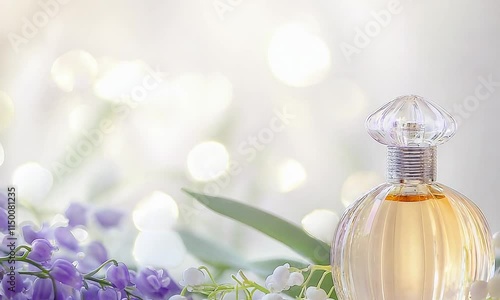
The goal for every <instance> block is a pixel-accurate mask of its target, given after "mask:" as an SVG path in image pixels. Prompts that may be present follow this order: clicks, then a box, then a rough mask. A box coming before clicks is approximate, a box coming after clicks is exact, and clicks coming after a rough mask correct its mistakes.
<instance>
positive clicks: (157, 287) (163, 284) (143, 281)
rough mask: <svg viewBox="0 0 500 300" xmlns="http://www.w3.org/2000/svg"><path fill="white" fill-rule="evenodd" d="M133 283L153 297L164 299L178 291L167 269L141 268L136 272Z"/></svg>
mask: <svg viewBox="0 0 500 300" xmlns="http://www.w3.org/2000/svg"><path fill="white" fill-rule="evenodd" d="M135 284H136V286H137V289H138V290H139V291H141V292H142V293H143V294H144V295H145V296H148V297H151V298H153V299H164V298H168V297H169V296H171V295H174V294H178V293H180V288H179V287H178V286H177V285H176V284H175V283H174V282H173V281H172V280H171V279H170V277H169V276H168V274H167V271H165V270H163V269H160V270H154V269H152V268H145V269H142V270H141V271H140V272H139V274H137V278H136V283H135Z"/></svg>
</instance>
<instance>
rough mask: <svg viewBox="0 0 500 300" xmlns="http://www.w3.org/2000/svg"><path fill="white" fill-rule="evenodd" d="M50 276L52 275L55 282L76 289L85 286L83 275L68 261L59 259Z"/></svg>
mask: <svg viewBox="0 0 500 300" xmlns="http://www.w3.org/2000/svg"><path fill="white" fill-rule="evenodd" d="M50 275H52V277H53V278H54V279H55V280H57V281H59V282H61V283H63V284H66V285H69V286H71V287H73V288H75V289H79V288H81V287H82V286H83V283H82V280H83V278H82V275H81V274H80V273H79V272H78V270H77V269H76V268H75V266H74V265H73V264H72V263H70V262H69V261H67V260H64V259H57V260H56V261H55V262H54V264H53V265H52V268H51V269H50Z"/></svg>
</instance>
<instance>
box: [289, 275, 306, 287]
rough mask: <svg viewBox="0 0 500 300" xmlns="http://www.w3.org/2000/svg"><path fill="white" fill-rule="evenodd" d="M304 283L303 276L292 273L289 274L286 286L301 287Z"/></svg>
mask: <svg viewBox="0 0 500 300" xmlns="http://www.w3.org/2000/svg"><path fill="white" fill-rule="evenodd" d="M303 283H304V275H302V273H300V272H293V273H292V274H290V277H288V282H287V285H288V286H295V285H302V284H303Z"/></svg>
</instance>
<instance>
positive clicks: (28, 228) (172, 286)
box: [0, 197, 180, 300]
mask: <svg viewBox="0 0 500 300" xmlns="http://www.w3.org/2000/svg"><path fill="white" fill-rule="evenodd" d="M5 209H6V207H5V201H2V197H0V230H1V232H2V233H3V234H4V235H5V236H4V238H3V241H2V244H1V245H0V253H2V255H1V257H0V281H1V284H0V299H4V298H5V299H16V300H27V299H74V300H76V299H90V300H92V299H96V300H97V299H98V300H104V299H110V300H112V299H117V300H121V299H168V297H170V296H172V295H175V294H179V293H180V287H179V286H178V285H177V284H176V283H175V282H174V281H173V280H172V279H171V278H170V276H169V274H168V273H167V271H166V270H163V269H159V270H157V269H153V268H149V267H145V268H141V269H139V270H136V271H134V270H131V269H129V268H128V267H127V266H126V265H125V264H124V263H121V262H117V261H116V260H113V259H109V257H108V254H107V250H106V248H105V247H104V245H103V244H102V243H100V242H98V241H91V242H89V243H87V244H84V245H82V244H81V243H79V242H78V240H77V239H76V238H75V236H74V234H73V233H72V230H73V229H74V228H76V227H79V226H85V225H86V223H87V218H88V215H87V211H86V208H85V207H84V206H82V205H80V204H72V205H70V207H69V208H68V209H67V210H66V212H65V215H66V218H67V219H68V225H67V226H62V225H60V226H57V225H54V226H49V225H48V224H44V225H43V226H42V227H41V228H39V229H36V228H35V227H34V226H33V225H25V226H23V227H22V229H21V233H22V239H21V238H19V239H18V243H19V244H20V245H21V246H18V247H16V248H14V249H13V248H12V247H11V245H12V244H9V239H8V238H9V235H8V232H9V231H8V227H7V226H6V224H7V223H6V220H7V219H6V218H4V217H5V216H6V211H5ZM108 215H109V217H108ZM95 217H96V220H97V222H98V223H99V224H100V225H101V226H102V227H103V228H109V227H112V226H116V225H117V224H118V223H119V221H120V218H121V215H120V213H119V212H115V211H111V210H108V211H102V212H99V213H98V214H97V215H96V216H95ZM99 219H101V221H99ZM23 241H24V242H23ZM12 268H14V271H12ZM11 271H12V272H11Z"/></svg>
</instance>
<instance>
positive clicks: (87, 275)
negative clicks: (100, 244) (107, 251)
mask: <svg viewBox="0 0 500 300" xmlns="http://www.w3.org/2000/svg"><path fill="white" fill-rule="evenodd" d="M109 263H113V264H114V265H115V266H117V265H118V262H117V261H116V260H114V259H108V260H107V261H105V262H103V263H102V264H101V265H100V266H99V267H97V269H95V270H94V271H92V272H90V273H87V274H85V275H84V276H83V277H84V278H87V277H89V278H90V277H92V276H94V275H95V274H97V272H99V271H100V270H101V269H102V268H104V266H106V265H107V264H109Z"/></svg>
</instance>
